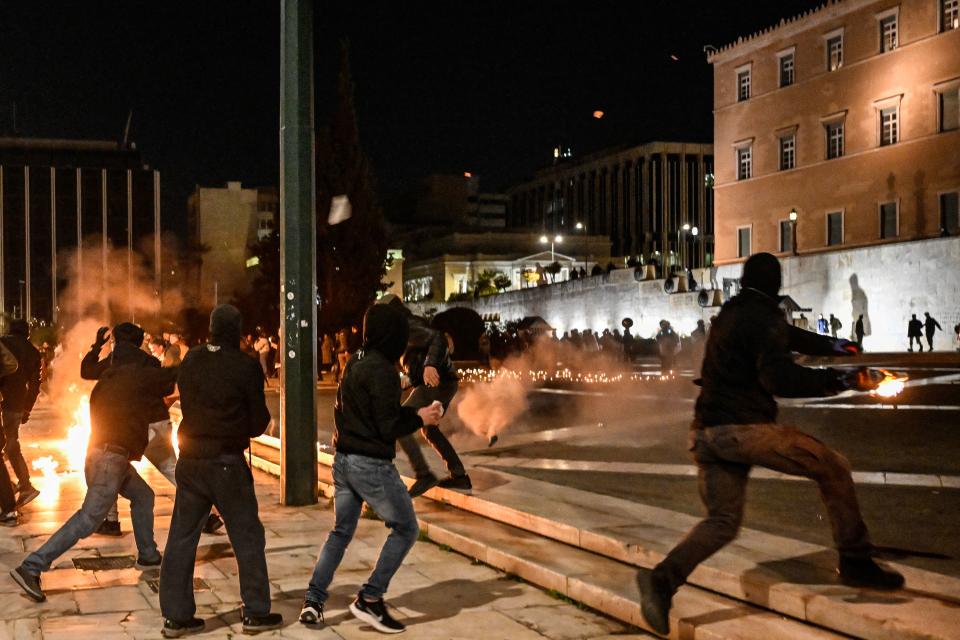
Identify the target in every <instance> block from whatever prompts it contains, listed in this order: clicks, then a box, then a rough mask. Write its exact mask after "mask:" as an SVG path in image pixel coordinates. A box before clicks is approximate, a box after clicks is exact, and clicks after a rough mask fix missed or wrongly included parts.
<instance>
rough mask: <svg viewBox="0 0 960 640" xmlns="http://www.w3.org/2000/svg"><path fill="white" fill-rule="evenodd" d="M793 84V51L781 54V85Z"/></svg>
mask: <svg viewBox="0 0 960 640" xmlns="http://www.w3.org/2000/svg"><path fill="white" fill-rule="evenodd" d="M792 84H793V53H792V52H791V53H786V54H784V55H782V56H780V86H781V87H789V86H790V85H792Z"/></svg>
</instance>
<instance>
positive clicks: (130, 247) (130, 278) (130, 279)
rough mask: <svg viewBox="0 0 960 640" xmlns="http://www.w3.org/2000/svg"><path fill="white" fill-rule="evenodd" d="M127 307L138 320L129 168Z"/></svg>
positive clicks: (130, 173)
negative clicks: (134, 296)
mask: <svg viewBox="0 0 960 640" xmlns="http://www.w3.org/2000/svg"><path fill="white" fill-rule="evenodd" d="M127 309H128V310H129V312H130V320H131V322H136V321H137V315H136V313H137V312H136V310H135V309H134V308H133V172H132V171H130V169H127Z"/></svg>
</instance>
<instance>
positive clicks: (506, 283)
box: [493, 273, 513, 293]
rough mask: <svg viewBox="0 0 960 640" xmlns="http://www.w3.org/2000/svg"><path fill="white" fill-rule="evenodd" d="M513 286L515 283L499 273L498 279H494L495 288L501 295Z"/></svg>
mask: <svg viewBox="0 0 960 640" xmlns="http://www.w3.org/2000/svg"><path fill="white" fill-rule="evenodd" d="M512 284H513V282H512V281H511V280H510V278H509V277H508V276H507V275H506V274H504V273H497V275H496V277H494V279H493V286H495V287H496V288H497V291H499V292H500V293H503V292H504V291H506V290H507V289H509V288H510V286H511V285H512Z"/></svg>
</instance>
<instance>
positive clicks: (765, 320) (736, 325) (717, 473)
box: [637, 253, 903, 635]
mask: <svg viewBox="0 0 960 640" xmlns="http://www.w3.org/2000/svg"><path fill="white" fill-rule="evenodd" d="M780 278H781V275H780V263H779V262H778V261H777V259H776V257H774V256H773V255H771V254H769V253H758V254H756V255H753V256H751V257H750V258H749V259H748V260H747V262H746V263H745V264H744V267H743V276H742V277H741V279H740V284H741V285H742V291H741V292H740V293H739V294H738V295H737V296H735V297H734V298H732V299H731V300H730V301H729V302H727V303H726V304H724V305H723V308H722V309H721V310H720V313H719V314H718V315H717V318H716V320H715V321H714V322H713V324H712V325H711V329H710V335H709V337H708V338H707V346H706V353H705V356H704V359H703V366H702V381H701V384H702V387H703V388H702V390H701V392H700V396H699V397H698V398H697V403H696V407H695V411H694V419H693V424H692V432H691V443H692V446H691V451H692V452H693V458H694V461H695V462H696V463H697V467H698V469H699V476H700V497H701V499H702V500H703V503H704V506H705V507H706V509H707V514H708V515H707V517H706V518H705V519H704V520H702V521H701V522H700V523H699V524H697V525H696V526H695V527H694V528H693V529H692V530H691V531H690V532H689V533H688V534H687V536H686V537H685V538H684V539H683V540H681V541H680V543H679V544H678V545H677V546H676V547H674V548H673V550H672V551H670V553H668V554H667V556H666V558H664V560H663V561H662V562H660V563H659V564H658V565H657V566H656V567H655V568H654V569H653V570H652V571H645V570H643V571H641V572H639V573H638V574H637V583H638V586H639V588H640V593H641V611H642V613H643V616H644V618H645V619H646V620H647V622H648V623H649V625H650V626H651V628H653V630H654V631H657V632H658V633H662V634H664V635H666V634H667V633H668V632H669V627H670V625H669V613H670V603H671V600H672V598H673V594H674V593H675V592H676V590H677V589H678V588H679V587H680V585H682V584H683V583H684V582H685V581H686V579H687V576H689V575H690V573H691V572H692V571H693V570H694V569H695V568H696V567H697V565H698V564H700V563H701V562H703V561H704V560H706V559H707V558H709V557H710V556H711V555H713V554H714V553H716V552H717V551H719V550H720V549H721V548H723V547H724V546H725V545H726V544H727V543H729V542H730V541H732V540H733V539H734V538H735V537H736V535H737V531H738V530H739V528H740V522H741V520H742V518H743V509H744V502H745V498H746V488H747V479H748V476H749V474H750V468H751V467H752V466H753V465H759V466H761V467H766V468H768V469H773V470H775V471H780V472H782V473H787V474H790V475H796V476H803V477H806V478H810V479H811V480H813V481H815V482H816V483H817V484H818V485H819V487H820V495H821V498H822V499H823V502H824V505H825V507H826V510H827V513H828V515H829V517H830V524H831V526H832V529H833V538H834V542H835V543H836V545H837V549H838V550H839V552H840V563H839V569H838V571H839V574H840V581H841V582H843V583H844V584H847V585H850V586H862V587H871V588H876V589H897V588H899V587H901V586H902V585H903V577H902V576H901V575H900V574H899V573H896V572H894V571H890V570H887V569H884V568H883V567H881V566H880V565H878V564H877V563H876V562H874V560H873V558H872V557H871V551H872V545H871V543H870V537H869V535H868V533H867V526H866V525H865V524H864V522H863V518H862V517H861V515H860V507H859V504H858V503H857V496H856V491H855V489H854V486H853V480H852V479H851V476H850V464H849V463H848V462H847V460H846V458H844V457H843V456H842V455H840V454H839V453H837V452H836V451H834V450H833V449H830V448H829V447H827V446H826V445H825V444H823V443H822V442H820V441H819V440H817V439H815V438H813V437H811V436H809V435H807V434H805V433H803V432H802V431H799V430H797V429H793V428H791V427H782V426H780V425H778V424H776V420H777V402H776V400H775V399H774V396H781V397H788V398H802V397H818V396H829V395H833V394H836V393H837V392H839V391H842V390H845V389H851V388H853V389H857V390H860V391H866V390H869V389H873V388H876V386H877V382H878V379H882V375H879V374H878V372H875V371H871V370H869V369H866V368H862V367H861V368H859V369H856V370H853V371H849V372H843V371H840V370H838V369H831V368H826V369H809V368H806V367H802V366H800V365H798V364H796V363H795V362H794V361H793V356H792V354H791V351H798V352H801V353H806V354H810V355H820V354H824V353H830V352H831V351H832V352H833V353H834V354H844V353H850V352H854V351H855V347H854V346H853V343H850V342H849V341H846V340H833V339H831V338H828V337H826V336H816V335H815V334H811V333H810V332H807V331H803V330H801V329H797V328H796V327H792V326H791V325H789V324H788V323H787V320H786V317H785V315H784V314H783V312H782V310H781V309H780V308H779V307H778V305H779V302H780V297H779V295H778V293H779V290H780V285H781V279H780Z"/></svg>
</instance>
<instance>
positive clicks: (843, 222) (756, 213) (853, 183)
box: [709, 0, 960, 263]
mask: <svg viewBox="0 0 960 640" xmlns="http://www.w3.org/2000/svg"><path fill="white" fill-rule="evenodd" d="M709 60H710V63H711V64H713V69H714V114H715V115H714V122H715V128H714V148H715V149H716V153H717V161H716V162H717V169H716V182H715V185H714V192H715V198H716V234H715V235H716V241H715V244H716V254H717V260H718V262H721V263H723V262H732V261H737V260H742V259H743V258H745V257H746V256H748V255H750V254H751V253H756V252H758V251H769V252H773V253H782V254H787V255H789V254H800V255H803V254H809V253H818V252H825V251H836V250H844V249H851V248H855V247H863V246H868V245H875V244H883V243H895V242H901V241H908V240H921V239H924V238H933V237H938V236H941V235H952V234H956V233H957V232H958V231H960V220H958V199H960V93H958V92H960V3H958V2H957V0H901V1H900V2H895V1H891V0H844V1H843V2H835V1H834V2H829V3H827V4H826V5H824V6H822V7H820V8H817V9H814V10H812V11H809V12H807V13H805V14H803V15H801V16H797V17H796V18H793V19H789V20H781V21H780V23H779V24H777V25H775V26H773V27H771V28H769V29H766V30H764V31H762V32H760V33H757V34H754V35H752V36H749V37H744V38H740V39H738V40H737V42H735V43H733V44H731V45H728V46H726V47H723V48H721V49H720V50H718V51H715V52H713V53H712V54H711V55H710V56H709Z"/></svg>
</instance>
